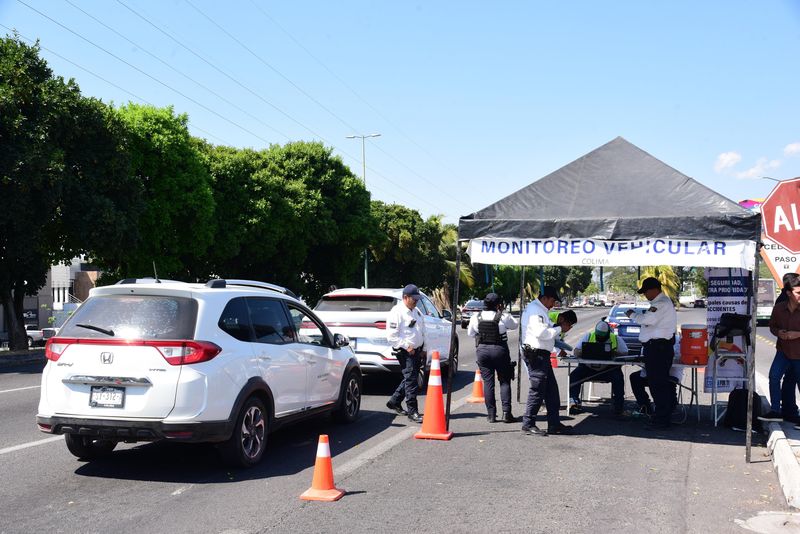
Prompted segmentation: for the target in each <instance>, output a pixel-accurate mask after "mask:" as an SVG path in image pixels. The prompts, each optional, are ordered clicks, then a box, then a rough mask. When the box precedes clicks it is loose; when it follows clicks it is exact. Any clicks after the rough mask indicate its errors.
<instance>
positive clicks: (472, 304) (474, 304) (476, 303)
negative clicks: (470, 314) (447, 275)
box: [464, 300, 484, 308]
mask: <svg viewBox="0 0 800 534" xmlns="http://www.w3.org/2000/svg"><path fill="white" fill-rule="evenodd" d="M464 307H465V308H483V307H484V305H483V301H482V300H469V301H467V303H466V304H464Z"/></svg>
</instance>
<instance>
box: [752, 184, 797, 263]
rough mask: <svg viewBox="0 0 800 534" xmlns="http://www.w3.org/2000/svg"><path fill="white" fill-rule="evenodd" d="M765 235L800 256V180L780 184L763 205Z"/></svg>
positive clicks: (762, 215) (762, 214)
mask: <svg viewBox="0 0 800 534" xmlns="http://www.w3.org/2000/svg"><path fill="white" fill-rule="evenodd" d="M761 217H762V222H763V225H764V226H763V228H764V234H766V236H767V237H768V238H770V239H772V240H773V241H775V242H776V243H778V244H779V245H782V246H783V248H785V249H786V250H788V251H790V252H792V253H794V254H800V178H792V179H791V180H786V181H783V182H780V183H779V184H778V185H776V186H775V189H773V190H772V192H771V193H770V194H769V196H768V197H767V199H766V200H765V201H764V203H763V204H761Z"/></svg>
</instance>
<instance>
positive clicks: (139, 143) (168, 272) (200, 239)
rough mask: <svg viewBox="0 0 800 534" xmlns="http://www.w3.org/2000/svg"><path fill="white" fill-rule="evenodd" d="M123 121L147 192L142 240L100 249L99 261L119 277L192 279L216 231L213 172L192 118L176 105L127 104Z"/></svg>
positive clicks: (138, 175)
mask: <svg viewBox="0 0 800 534" xmlns="http://www.w3.org/2000/svg"><path fill="white" fill-rule="evenodd" d="M118 113H119V117H120V118H121V119H122V121H123V123H124V124H125V128H126V134H127V137H128V152H129V154H130V159H131V171H130V172H131V174H132V176H134V177H135V178H136V180H137V181H138V183H139V184H140V187H141V188H142V191H143V194H144V196H145V198H146V199H147V200H146V204H145V205H144V207H143V209H142V210H141V212H140V213H139V216H138V228H139V232H140V235H139V238H140V239H139V240H138V242H134V243H131V244H128V246H126V248H125V250H124V251H123V252H121V253H120V254H119V255H117V256H116V257H109V256H106V255H103V254H98V255H97V257H96V258H95V261H96V262H97V263H98V265H99V266H101V267H103V268H105V269H106V270H109V271H112V272H113V273H114V274H115V275H117V276H126V277H127V276H150V275H152V274H153V264H154V263H155V267H156V270H157V273H158V275H159V276H160V277H162V278H176V279H179V280H193V279H194V275H195V273H193V272H192V269H191V266H193V265H195V263H196V258H198V257H202V256H203V255H204V254H205V253H206V250H207V249H208V247H209V246H210V245H211V243H212V239H213V235H214V227H213V222H214V218H213V217H214V208H215V206H214V197H213V195H212V191H211V176H210V175H209V173H208V169H207V167H206V165H205V164H204V161H203V158H202V157H201V154H200V151H199V150H198V146H197V145H196V143H195V142H194V141H193V140H192V138H191V136H190V135H189V130H188V128H187V123H188V117H187V116H186V115H185V114H183V115H176V114H175V112H174V111H173V109H172V107H165V108H156V107H153V106H149V105H139V104H133V103H131V104H128V105H126V106H123V107H122V108H120V109H119V110H118Z"/></svg>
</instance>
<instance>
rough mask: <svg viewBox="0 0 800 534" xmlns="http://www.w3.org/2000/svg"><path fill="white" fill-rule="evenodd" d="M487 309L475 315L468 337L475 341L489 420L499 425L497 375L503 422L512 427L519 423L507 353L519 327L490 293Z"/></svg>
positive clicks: (487, 298)
mask: <svg viewBox="0 0 800 534" xmlns="http://www.w3.org/2000/svg"><path fill="white" fill-rule="evenodd" d="M483 303H484V305H485V307H486V309H485V310H483V311H481V312H480V313H476V314H473V315H472V317H471V318H470V320H469V326H468V327H467V335H469V336H470V337H474V338H475V344H476V346H477V349H476V350H475V352H476V353H477V355H478V367H479V368H480V370H481V377H482V378H483V397H484V399H485V402H486V412H487V413H488V416H487V420H488V421H489V422H490V423H496V422H497V403H496V401H495V398H494V374H495V372H497V380H498V382H500V403H501V404H502V405H503V419H502V420H503V422H505V423H513V422H514V421H515V420H516V419H514V416H513V415H512V414H511V380H512V379H513V376H514V368H513V367H512V364H511V354H510V353H509V350H508V334H507V333H506V332H507V331H508V330H514V329H516V328H517V326H519V324H518V323H517V320H516V319H514V318H513V317H512V316H511V314H510V313H506V312H504V311H503V309H502V303H501V302H500V297H499V296H498V295H497V294H496V293H489V294H487V295H486V297H485V298H484V299H483Z"/></svg>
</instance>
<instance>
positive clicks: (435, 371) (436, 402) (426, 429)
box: [414, 350, 453, 440]
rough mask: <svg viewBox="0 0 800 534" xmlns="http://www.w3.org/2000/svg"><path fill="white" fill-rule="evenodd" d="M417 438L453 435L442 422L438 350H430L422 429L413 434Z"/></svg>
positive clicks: (442, 401)
mask: <svg viewBox="0 0 800 534" xmlns="http://www.w3.org/2000/svg"><path fill="white" fill-rule="evenodd" d="M414 437H415V438H417V439H442V440H447V439H450V438H452V437H453V433H452V432H448V431H447V425H446V424H445V422H444V399H443V398H442V368H441V365H440V363H439V351H436V350H435V351H433V352H431V374H430V376H429V377H428V392H427V393H426V394H425V415H424V416H423V418H422V430H420V431H419V432H417V433H416V434H414Z"/></svg>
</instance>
